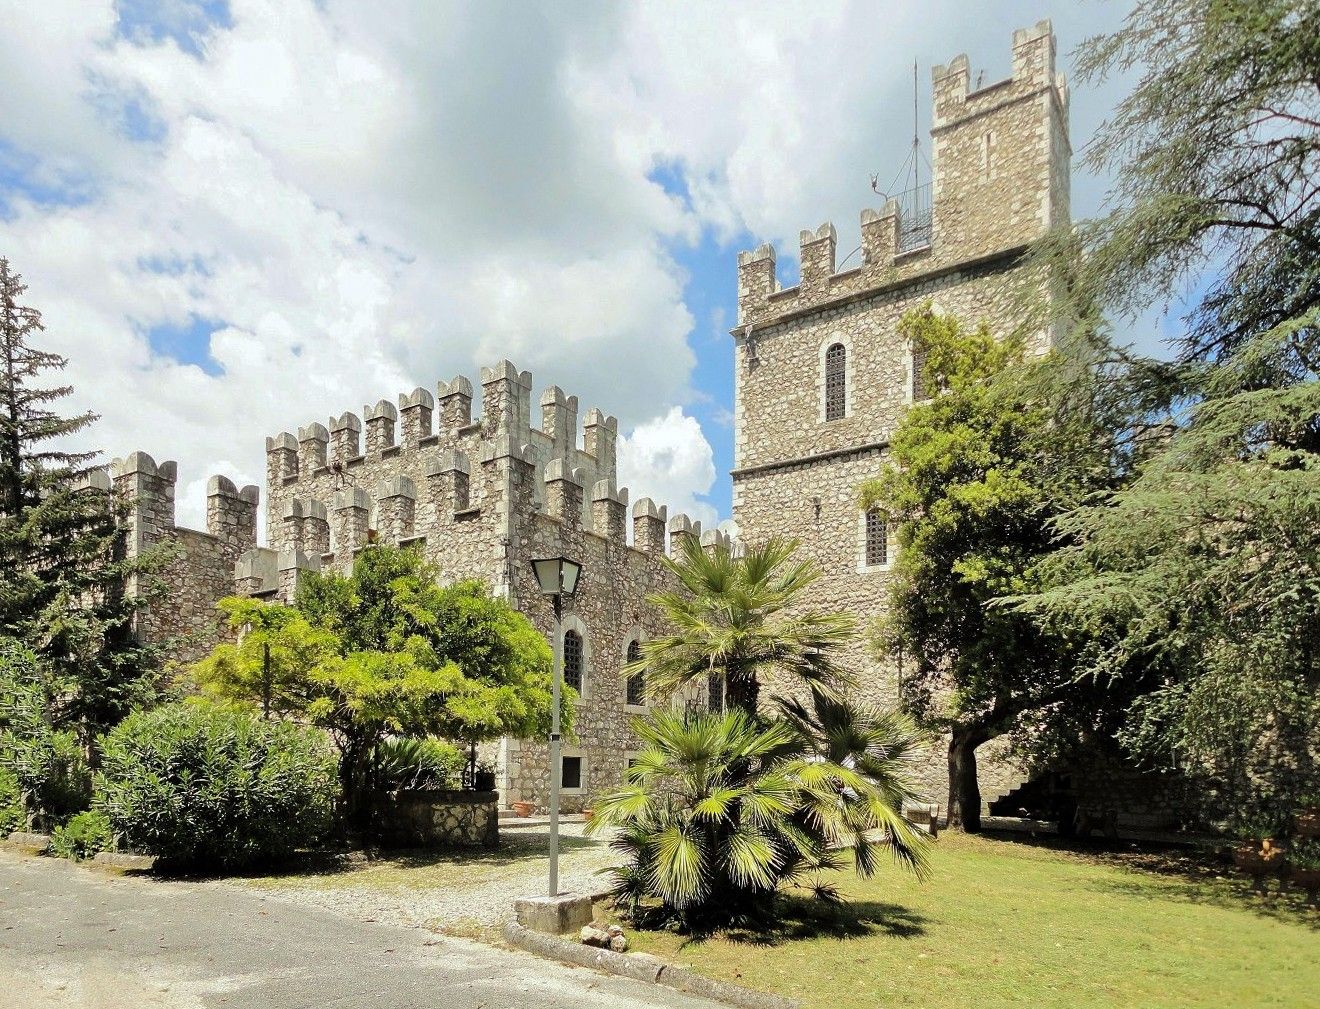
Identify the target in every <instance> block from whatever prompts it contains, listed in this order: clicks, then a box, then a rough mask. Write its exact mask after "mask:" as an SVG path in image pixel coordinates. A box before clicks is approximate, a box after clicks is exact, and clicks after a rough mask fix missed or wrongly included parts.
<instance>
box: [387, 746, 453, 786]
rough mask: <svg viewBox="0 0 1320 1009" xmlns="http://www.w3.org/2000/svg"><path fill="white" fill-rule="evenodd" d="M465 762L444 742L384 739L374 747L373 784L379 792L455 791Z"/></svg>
mask: <svg viewBox="0 0 1320 1009" xmlns="http://www.w3.org/2000/svg"><path fill="white" fill-rule="evenodd" d="M466 763H467V758H466V757H464V756H463V754H462V753H461V752H460V751H459V749H458V747H456V746H455V745H454V744H453V743H447V742H444V741H443V740H439V739H417V738H415V737H403V738H399V739H385V740H382V741H381V742H379V743H377V744H376V751H375V754H374V758H373V761H372V773H373V783H374V785H375V787H376V788H377V789H378V790H379V791H382V792H394V791H398V790H401V789H422V788H454V787H456V785H457V783H458V781H459V777H460V775H461V774H462V772H463V765H464V764H466Z"/></svg>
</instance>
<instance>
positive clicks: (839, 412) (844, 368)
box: [825, 343, 848, 420]
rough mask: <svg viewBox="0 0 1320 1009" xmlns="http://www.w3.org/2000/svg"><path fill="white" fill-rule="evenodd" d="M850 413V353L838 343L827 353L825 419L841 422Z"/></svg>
mask: <svg viewBox="0 0 1320 1009" xmlns="http://www.w3.org/2000/svg"><path fill="white" fill-rule="evenodd" d="M847 412H848V351H847V350H846V349H844V346H843V344H841V343H836V344H832V345H831V346H830V349H829V350H827V351H825V419H826V420H839V419H840V418H841V417H843V416H844V415H845V414H846V413H847Z"/></svg>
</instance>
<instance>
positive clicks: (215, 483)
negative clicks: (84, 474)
mask: <svg viewBox="0 0 1320 1009" xmlns="http://www.w3.org/2000/svg"><path fill="white" fill-rule="evenodd" d="M110 475H111V478H112V480H113V484H114V487H115V489H116V490H117V491H118V492H119V493H121V494H123V495H124V496H125V498H126V499H127V500H129V502H130V511H129V515H128V535H127V543H126V544H125V549H126V551H127V553H128V555H129V556H130V557H138V556H142V555H144V554H146V553H148V552H149V551H153V550H160V551H163V552H165V553H166V554H167V555H168V560H167V561H166V563H165V564H164V565H163V566H162V567H161V568H160V569H159V570H158V571H154V572H153V573H152V575H151V577H152V578H153V579H154V580H159V582H160V583H161V585H162V587H163V590H164V598H163V599H161V600H160V601H159V602H157V603H156V604H154V605H152V606H150V607H148V608H147V609H145V610H143V611H142V612H140V613H139V614H138V615H137V625H136V628H135V629H136V632H137V633H138V634H139V635H140V636H141V637H142V638H144V639H146V640H150V641H156V642H160V643H162V644H168V645H169V659H170V661H171V662H173V663H176V664H178V665H186V664H188V663H190V662H194V661H196V660H197V659H200V658H201V657H202V656H204V655H206V653H207V652H209V651H210V650H211V648H212V647H214V646H215V645H216V644H217V643H218V642H219V641H220V640H221V639H222V638H223V636H224V634H225V633H226V632H225V628H224V626H223V622H222V619H221V616H220V614H219V613H218V612H217V610H216V603H218V602H219V601H220V600H221V599H223V598H224V597H225V596H228V595H232V594H233V592H234V565H235V563H236V562H237V560H238V558H239V556H240V555H242V554H243V553H245V552H246V551H248V550H250V549H251V548H252V547H253V546H255V544H256V520H257V501H258V494H259V492H258V490H257V488H256V487H244V488H243V489H242V490H238V489H237V488H236V487H235V486H234V485H233V483H231V482H230V481H229V480H228V479H226V478H225V477H213V478H212V479H211V481H210V484H209V485H208V487H207V500H206V525H207V530H206V531H205V532H202V531H200V530H197V529H186V528H182V527H180V526H178V525H176V524H175V511H174V502H175V484H176V481H177V478H178V467H177V465H176V464H175V463H173V462H163V463H160V464H159V465H157V463H156V461H155V460H154V459H153V458H152V457H151V456H149V455H147V454H146V453H145V452H134V453H133V454H132V455H130V456H128V457H127V458H125V459H122V460H115V461H114V462H113V463H112V464H111V466H110ZM128 588H129V591H131V592H136V591H140V590H141V586H139V585H137V584H134V585H130V586H129V587H128Z"/></svg>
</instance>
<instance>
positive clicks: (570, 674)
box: [564, 631, 582, 693]
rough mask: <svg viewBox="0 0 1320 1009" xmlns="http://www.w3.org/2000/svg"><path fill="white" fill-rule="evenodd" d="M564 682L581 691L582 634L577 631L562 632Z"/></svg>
mask: <svg viewBox="0 0 1320 1009" xmlns="http://www.w3.org/2000/svg"><path fill="white" fill-rule="evenodd" d="M564 682H565V683H566V684H568V685H569V686H570V687H572V688H573V689H574V690H576V691H577V692H578V693H581V692H582V635H581V634H579V633H578V632H577V631H566V632H565V633H564Z"/></svg>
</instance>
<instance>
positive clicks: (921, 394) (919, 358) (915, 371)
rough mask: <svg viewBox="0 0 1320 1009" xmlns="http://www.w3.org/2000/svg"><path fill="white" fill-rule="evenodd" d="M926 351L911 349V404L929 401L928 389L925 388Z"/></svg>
mask: <svg viewBox="0 0 1320 1009" xmlns="http://www.w3.org/2000/svg"><path fill="white" fill-rule="evenodd" d="M925 370H926V351H925V349H924V348H922V347H917V346H914V347H913V348H912V402H914V403H920V402H922V401H923V400H927V399H930V389H928V388H927V387H926V379H925V375H924V372H925Z"/></svg>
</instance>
